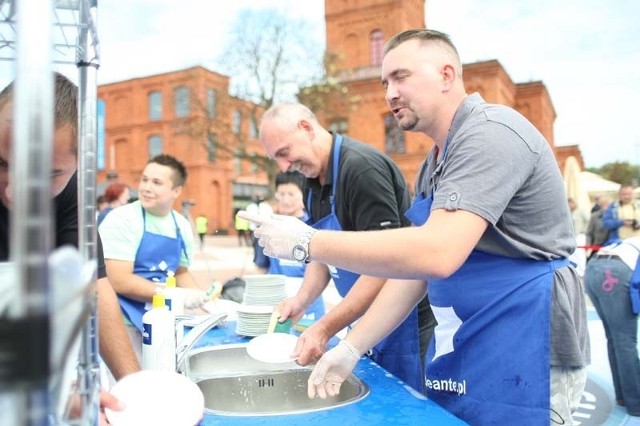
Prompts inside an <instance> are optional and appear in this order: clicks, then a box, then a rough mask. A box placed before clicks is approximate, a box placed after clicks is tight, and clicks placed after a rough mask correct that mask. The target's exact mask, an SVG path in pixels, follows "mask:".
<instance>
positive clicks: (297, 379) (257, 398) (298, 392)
mask: <svg viewBox="0 0 640 426" xmlns="http://www.w3.org/2000/svg"><path fill="white" fill-rule="evenodd" d="M185 373H186V374H187V376H188V377H190V378H191V379H192V380H193V381H194V382H196V384H197V385H198V387H199V388H200V390H201V391H202V393H203V394H204V406H205V412H207V413H209V414H216V415H227V416H269V415H284V414H298V413H307V412H312V411H320V410H327V409H331V408H336V407H341V406H344V405H348V404H352V403H354V402H357V401H360V400H361V399H363V398H365V397H366V396H367V395H368V394H369V386H367V385H366V384H365V383H364V382H363V381H361V380H360V379H359V378H358V377H356V376H355V375H353V374H352V375H351V376H350V377H349V378H348V379H347V380H346V381H345V382H344V383H343V384H342V387H341V388H340V394H339V395H336V396H334V397H328V398H326V399H320V398H317V397H316V398H314V399H309V397H308V396H307V381H308V379H309V376H310V375H311V369H310V368H308V367H300V366H299V365H297V364H296V363H295V362H293V361H292V362H290V363H286V364H266V363H262V362H260V361H256V360H254V359H253V358H251V357H250V356H249V355H248V354H247V352H246V344H236V345H225V346H216V347H209V348H202V349H198V350H195V351H193V352H192V353H191V354H189V356H188V358H187V362H186V370H185Z"/></svg>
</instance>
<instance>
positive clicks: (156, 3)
mask: <svg viewBox="0 0 640 426" xmlns="http://www.w3.org/2000/svg"><path fill="white" fill-rule="evenodd" d="M205 5H206V6H205ZM248 7H252V8H257V7H276V8H281V10H282V11H284V12H286V13H288V14H290V15H291V16H292V17H294V18H304V19H307V20H308V21H309V22H310V31H311V32H312V33H313V34H314V35H315V36H316V37H317V38H318V39H319V40H320V42H321V43H323V44H324V30H325V28H324V1H323V0H304V1H300V0H232V1H222V0H205V1H203V0H181V1H175V0H135V1H129V0H109V1H101V2H99V6H98V13H99V15H98V29H99V37H100V41H101V67H100V71H99V73H98V82H99V83H109V82H114V81H119V80H126V79H129V78H133V77H142V76H146V75H151V74H156V73H161V72H166V71H173V70H178V69H182V68H187V67H190V66H193V65H203V66H205V67H207V68H210V69H212V70H213V71H216V69H215V59H216V57H217V56H218V54H219V53H220V52H221V51H222V46H223V45H224V42H225V32H226V30H227V29H228V28H229V26H230V25H231V24H232V23H233V21H234V17H235V15H236V13H237V12H238V10H240V9H243V8H248ZM425 8H426V23H427V27H429V28H433V29H438V30H441V31H444V32H446V33H448V34H449V35H450V36H451V37H452V39H453V41H454V43H455V44H456V46H457V47H458V50H459V52H460V55H461V58H462V61H463V62H464V63H469V62H476V61H481V60H488V59H497V60H498V61H499V62H500V63H501V64H502V66H503V67H504V68H505V69H506V70H507V72H508V73H509V75H510V76H511V78H512V80H513V81H514V82H515V83H520V82H527V81H535V80H541V81H543V82H544V84H545V85H546V87H547V90H548V91H549V93H550V95H551V99H552V102H553V105H554V107H555V110H556V114H557V118H556V122H555V127H554V130H555V141H556V144H557V145H571V144H578V145H579V146H580V150H581V151H582V155H583V157H584V159H585V163H586V165H587V166H594V167H597V166H601V165H602V164H604V163H608V162H613V161H629V162H631V163H634V164H640V108H638V104H639V101H638V98H639V97H640V24H639V23H638V18H640V1H638V0H612V1H608V2H605V1H602V0H537V1H535V2H533V1H526V2H520V1H515V0H483V1H478V0H428V1H427V3H426V7H425Z"/></svg>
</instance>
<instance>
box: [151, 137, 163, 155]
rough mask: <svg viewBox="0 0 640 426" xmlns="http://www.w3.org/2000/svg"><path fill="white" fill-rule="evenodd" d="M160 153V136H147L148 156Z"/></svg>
mask: <svg viewBox="0 0 640 426" xmlns="http://www.w3.org/2000/svg"><path fill="white" fill-rule="evenodd" d="M160 154H162V136H158V135H151V136H149V158H153V157H155V156H156V155H160Z"/></svg>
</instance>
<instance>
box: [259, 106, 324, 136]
mask: <svg viewBox="0 0 640 426" xmlns="http://www.w3.org/2000/svg"><path fill="white" fill-rule="evenodd" d="M300 120H307V121H315V122H317V121H318V119H317V117H316V115H315V114H314V113H313V111H311V110H310V109H309V108H307V107H306V106H304V105H302V104H299V103H281V104H277V105H273V106H272V107H271V108H269V109H268V110H267V111H265V113H264V114H262V118H261V121H260V125H261V126H262V123H264V122H266V121H273V122H275V123H276V125H277V127H278V128H279V129H281V130H284V131H290V132H293V131H295V130H296V129H297V128H298V122H299V121H300Z"/></svg>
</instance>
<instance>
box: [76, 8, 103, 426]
mask: <svg viewBox="0 0 640 426" xmlns="http://www.w3.org/2000/svg"><path fill="white" fill-rule="evenodd" d="M96 9H97V0H87V1H83V2H81V4H80V11H79V12H80V23H81V25H80V31H79V33H78V49H77V61H76V64H77V66H78V71H79V83H78V88H79V90H80V93H79V97H78V102H79V109H80V111H79V114H78V137H79V144H78V185H79V191H78V197H79V198H78V209H79V211H78V219H79V224H78V229H79V232H80V235H79V248H80V252H81V253H82V257H83V259H85V262H95V259H96V257H97V229H96V191H95V188H96V169H97V160H96V145H97V127H98V121H97V104H98V103H97V71H98V68H99V54H98V53H99V52H98V37H97V33H96V30H95V28H96V25H95V24H96ZM89 301H90V303H91V315H90V318H89V321H88V322H87V324H86V326H85V328H84V330H83V334H82V346H81V350H80V358H79V363H78V385H79V390H80V395H81V397H82V406H83V407H82V408H83V409H82V413H83V416H82V424H83V425H90V424H97V419H98V403H97V402H98V393H99V390H100V389H99V388H100V374H99V373H100V368H99V367H100V366H99V358H98V324H97V317H96V301H97V294H96V291H95V287H94V290H93V291H92V293H91V296H90V297H89Z"/></svg>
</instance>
